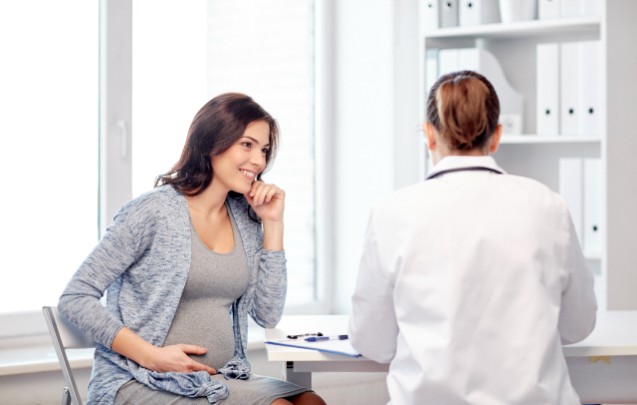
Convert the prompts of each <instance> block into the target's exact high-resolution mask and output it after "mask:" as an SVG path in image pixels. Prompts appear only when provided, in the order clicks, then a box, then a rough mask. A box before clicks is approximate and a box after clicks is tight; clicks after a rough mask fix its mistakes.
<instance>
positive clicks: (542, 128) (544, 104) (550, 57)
mask: <svg viewBox="0 0 637 405" xmlns="http://www.w3.org/2000/svg"><path fill="white" fill-rule="evenodd" d="M536 65H537V69H536V72H537V73H536V74H537V79H536V80H537V98H536V101H537V111H536V114H537V121H536V124H537V129H536V131H537V133H538V134H539V135H557V134H559V133H560V126H559V123H560V120H559V118H560V102H559V101H560V46H559V44H557V43H548V44H538V45H537V54H536Z"/></svg>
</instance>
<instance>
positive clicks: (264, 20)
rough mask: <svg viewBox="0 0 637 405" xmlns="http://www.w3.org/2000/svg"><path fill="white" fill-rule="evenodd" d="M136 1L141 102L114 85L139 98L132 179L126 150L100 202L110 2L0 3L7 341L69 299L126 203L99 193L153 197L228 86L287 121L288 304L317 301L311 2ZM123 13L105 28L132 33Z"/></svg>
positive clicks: (281, 177)
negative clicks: (81, 269) (74, 281)
mask: <svg viewBox="0 0 637 405" xmlns="http://www.w3.org/2000/svg"><path fill="white" fill-rule="evenodd" d="M264 3H266V4H264ZM132 5H133V34H132V41H133V72H132V73H133V86H132V87H133V88H132V95H131V93H130V92H131V89H129V88H127V86H114V87H113V88H109V90H110V91H111V93H110V95H109V96H110V97H112V98H111V99H116V100H126V99H127V97H131V96H132V100H133V102H132V110H133V119H132V123H133V124H132V147H133V152H132V160H133V164H132V173H131V169H128V168H127V167H125V166H126V163H124V164H123V166H122V167H117V165H118V163H117V162H116V161H117V160H118V159H117V158H118V157H119V156H117V157H116V158H114V159H111V157H109V158H108V159H105V160H107V162H106V165H105V166H104V162H102V165H103V167H107V168H108V169H107V172H106V176H102V177H109V175H110V178H111V181H112V179H117V180H116V181H115V182H114V184H115V186H111V185H109V187H107V188H106V189H105V190H106V191H103V192H102V195H101V197H100V196H99V195H98V194H99V193H98V190H99V186H100V185H99V182H100V173H99V165H100V162H99V154H100V151H99V145H98V142H99V138H98V132H99V128H100V117H99V103H98V100H99V83H100V82H99V77H98V74H99V53H100V52H99V42H100V38H99V32H100V28H99V21H100V16H99V13H100V10H99V2H93V1H88V2H87V1H85V0H59V1H55V2H50V1H47V0H28V1H22V0H14V1H3V2H0V45H1V46H0V49H1V50H2V59H3V62H2V64H0V88H1V89H2V91H0V107H1V108H2V109H1V110H0V111H2V113H1V116H0V135H1V136H0V169H1V170H2V171H1V173H2V174H3V180H4V184H3V185H4V190H5V191H4V192H3V193H2V197H1V198H0V223H2V226H1V227H0V239H1V241H2V243H3V249H2V255H1V256H0V269H2V272H3V274H11V278H10V282H4V283H0V331H1V332H0V335H2V336H6V335H7V333H10V334H13V335H16V334H27V333H34V332H35V331H40V330H43V329H42V328H43V325H40V323H41V321H42V317H41V314H40V308H41V307H42V305H48V304H55V303H56V302H57V299H58V297H59V295H60V293H61V292H62V290H63V288H64V286H65V284H66V283H67V281H68V280H69V278H70V277H71V275H72V274H73V272H74V271H75V270H76V269H77V268H78V266H79V265H80V264H81V262H82V261H83V260H84V259H85V258H86V256H87V254H88V253H89V252H90V251H91V249H92V248H93V246H94V245H95V244H96V242H97V241H98V238H99V232H100V231H102V230H103V229H102V230H100V229H98V226H100V225H98V224H99V223H100V221H104V218H105V217H109V216H110V215H112V214H111V213H110V211H109V210H111V209H113V208H112V207H111V205H114V204H111V200H109V208H108V209H105V208H104V206H103V205H102V206H100V204H102V202H100V198H102V199H103V198H104V195H106V196H107V198H110V197H109V196H116V198H114V199H113V201H120V200H123V201H125V200H126V199H128V198H130V197H131V196H132V197H135V196H138V195H139V194H141V193H142V192H144V191H147V190H149V189H151V188H152V186H153V182H154V179H155V177H156V176H157V175H158V174H160V173H164V172H165V171H167V170H168V169H169V168H170V167H171V166H172V165H173V164H174V163H175V161H176V160H177V159H178V157H179V155H180V152H181V148H182V146H183V142H184V140H185V136H186V133H187V130H188V126H189V124H190V121H191V119H192V117H193V116H194V114H195V113H196V111H197V110H198V109H199V108H200V107H201V106H202V105H203V104H204V103H205V102H206V101H207V100H208V99H209V98H211V97H213V96H215V95H217V94H219V93H221V92H225V91H240V92H244V93H247V94H249V95H251V96H252V97H253V98H254V99H255V100H256V101H257V102H259V103H260V104H261V105H262V106H263V107H264V108H265V109H266V110H268V111H269V112H270V113H272V115H273V116H274V117H275V118H276V119H277V120H278V122H279V124H280V127H281V147H280V150H279V154H278V156H277V160H276V162H275V165H274V168H273V169H272V170H271V172H269V173H266V175H265V178H266V180H267V181H271V182H274V183H276V184H278V185H280V186H281V187H282V188H284V189H285V190H286V193H287V204H286V241H285V244H286V251H287V254H288V269H289V282H288V285H289V288H288V290H289V294H288V308H290V307H294V306H296V307H297V308H298V307H299V306H300V305H303V304H310V305H313V304H315V302H316V300H317V281H316V279H317V272H316V260H315V259H316V254H315V239H316V238H315V212H314V211H315V204H314V198H315V193H314V177H315V176H314V167H315V161H314V150H313V149H314V147H313V145H314V132H313V128H314V106H313V98H314V77H313V75H314V49H313V44H314V31H313V30H314V27H313V20H314V16H313V12H314V4H313V0H303V1H301V0H272V1H268V2H265V1H254V0H253V1H250V0H192V1H188V2H182V1H178V0H135V1H134V2H133V3H132ZM109 7H111V8H113V7H114V8H117V7H121V8H126V7H130V3H129V4H124V3H122V4H121V5H120V4H119V3H109ZM116 11H117V10H116ZM127 12H128V11H126V13H122V15H126V14H127ZM114 16H115V17H114V18H111V19H110V20H109V21H108V27H106V29H107V30H108V29H109V28H111V27H120V28H121V24H120V25H118V21H115V19H116V18H117V17H118V16H119V14H118V13H114ZM102 29H104V28H102ZM116 31H117V35H118V36H117V39H118V40H123V41H126V40H127V38H128V37H127V35H128V34H126V31H125V30H116ZM108 32H109V33H113V32H114V31H113V30H112V28H111V30H110V31H108ZM109 35H110V34H109ZM106 63H107V64H108V63H109V62H108V61H106ZM120 67H121V66H120ZM118 72H119V73H118V74H122V71H121V69H120V70H118ZM105 74H107V75H108V74H111V75H112V73H111V72H110V71H109V69H108V65H107V68H106V69H105ZM123 74H124V75H125V74H126V72H123ZM124 82H125V81H124ZM114 91H116V92H119V93H118V94H115V95H114V94H113V92H114ZM102 120H103V121H107V120H106V119H104V118H102ZM125 131H126V129H125ZM101 136H102V137H103V138H105V139H109V140H110V139H111V138H110V136H111V134H110V133H109V134H102V135H101ZM120 136H121V138H122V139H125V138H126V137H125V133H121V132H120V133H117V134H115V137H116V138H118V139H119V137H120ZM102 152H103V151H102ZM114 173H115V174H114ZM122 173H124V174H122ZM102 174H104V173H102ZM124 176H130V178H132V188H133V190H132V194H131V190H129V189H128V188H127V187H128V185H127V184H128V179H127V178H125V177H124ZM103 181H104V180H103V179H102V182H103ZM118 183H121V184H122V185H118ZM102 201H103V200H102ZM117 205H118V206H119V203H118V204H117ZM100 209H101V211H103V212H98V211H99V210H100ZM100 218H101V219H100ZM104 225H105V224H104V223H102V224H101V227H103V226H104ZM25 313H29V316H26V315H25ZM27 318H28V319H27ZM18 324H19V325H20V329H19V330H18V329H16V326H17V325H18ZM25 325H26V326H25ZM34 325H35V326H34ZM7 331H8V332H7ZM5 332H7V333H5Z"/></svg>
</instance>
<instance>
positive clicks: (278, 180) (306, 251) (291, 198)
mask: <svg viewBox="0 0 637 405" xmlns="http://www.w3.org/2000/svg"><path fill="white" fill-rule="evenodd" d="M313 18H314V15H313V1H312V0H303V1H300V0H276V1H254V0H209V1H204V0H198V1H189V2H185V3H184V2H182V1H177V0H172V1H161V2H159V1H156V0H136V1H135V2H134V5H133V195H134V196H136V195H139V194H141V193H142V192H144V191H147V190H149V189H150V188H151V187H152V184H153V181H154V179H155V177H156V176H157V175H159V174H161V173H165V172H166V171H168V169H169V168H170V167H171V166H172V165H173V164H174V163H175V162H176V161H177V159H178V158H179V156H180V153H181V148H182V147H183V143H184V140H185V137H186V133H187V131H188V126H189V125H190V121H191V120H192V117H193V116H194V115H195V113H196V112H197V110H198V109H199V108H200V107H201V106H203V104H204V103H205V102H206V101H207V100H208V99H210V98H212V97H214V96H216V95H218V94H221V93H223V92H228V91H234V92H242V93H246V94H248V95H250V96H251V97H252V98H254V100H255V101H257V102H258V103H259V104H261V105H262V106H263V107H264V108H265V109H266V110H267V111H268V112H270V113H271V114H272V115H273V116H274V117H275V119H277V121H278V123H279V125H280V130H281V144H280V149H279V153H278V156H277V158H276V160H275V163H274V166H273V168H272V169H271V171H270V172H268V173H266V174H265V175H264V179H265V180H266V181H270V182H273V183H275V184H277V185H279V186H280V187H282V188H283V189H285V191H286V211H285V216H286V218H285V220H286V231H285V235H286V240H285V247H286V254H287V259H288V286H289V288H288V299H287V305H288V306H294V305H300V304H309V303H312V302H313V301H315V300H316V297H317V291H316V281H315V280H316V265H315V250H314V239H315V236H314V235H315V215H314V181H313V179H314V147H313V145H314V132H313V128H314V121H313V119H314V115H313V97H314V76H313V74H314V52H313V43H314V35H313ZM167 27H170V29H167Z"/></svg>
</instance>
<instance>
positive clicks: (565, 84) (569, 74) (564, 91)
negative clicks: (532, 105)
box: [560, 42, 582, 135]
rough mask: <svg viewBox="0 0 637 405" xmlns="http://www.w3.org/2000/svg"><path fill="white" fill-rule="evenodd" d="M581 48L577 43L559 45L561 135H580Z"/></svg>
mask: <svg viewBox="0 0 637 405" xmlns="http://www.w3.org/2000/svg"><path fill="white" fill-rule="evenodd" d="M580 51H581V46H580V44H579V43H578V42H564V43H562V44H560V95H561V97H560V126H561V128H560V131H561V133H562V134H563V135H580V134H581V128H580V124H581V122H582V119H581V118H580V115H581V111H580V107H581V101H580V98H581V88H582V86H581V83H582V81H581V71H582V67H581V65H580Z"/></svg>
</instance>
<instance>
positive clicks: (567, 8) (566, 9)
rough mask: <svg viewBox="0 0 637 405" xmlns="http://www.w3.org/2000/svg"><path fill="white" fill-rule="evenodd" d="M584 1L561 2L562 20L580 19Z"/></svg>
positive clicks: (562, 0)
mask: <svg viewBox="0 0 637 405" xmlns="http://www.w3.org/2000/svg"><path fill="white" fill-rule="evenodd" d="M581 9H582V0H560V16H561V17H562V18H571V17H579V16H580V15H581Z"/></svg>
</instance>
